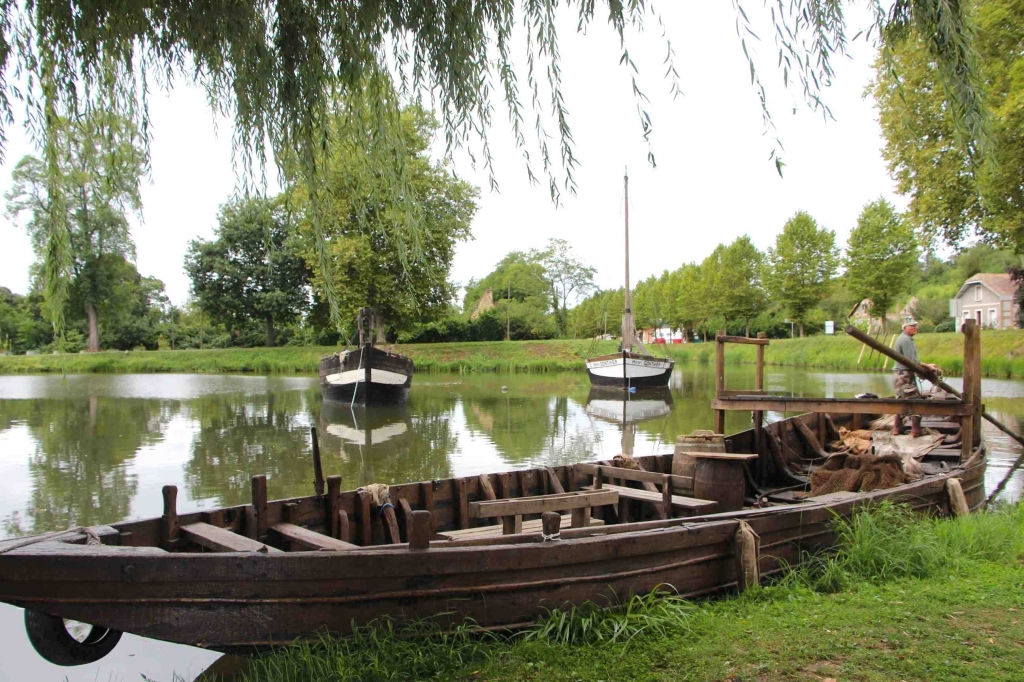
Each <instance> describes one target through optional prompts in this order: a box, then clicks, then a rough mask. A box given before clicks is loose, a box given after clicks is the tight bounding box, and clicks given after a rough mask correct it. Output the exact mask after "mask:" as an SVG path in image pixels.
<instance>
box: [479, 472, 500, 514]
mask: <svg viewBox="0 0 1024 682" xmlns="http://www.w3.org/2000/svg"><path fill="white" fill-rule="evenodd" d="M480 491H481V492H482V493H483V496H484V499H485V500H496V499H498V496H497V495H495V494H494V486H492V485H491V479H490V478H488V476H487V474H480ZM487 523H488V525H494V524H495V523H501V520H500V519H487Z"/></svg>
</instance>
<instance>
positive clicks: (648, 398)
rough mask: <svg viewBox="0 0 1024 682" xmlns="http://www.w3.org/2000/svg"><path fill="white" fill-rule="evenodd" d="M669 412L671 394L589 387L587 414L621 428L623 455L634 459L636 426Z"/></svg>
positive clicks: (670, 410) (656, 391) (662, 391)
mask: <svg viewBox="0 0 1024 682" xmlns="http://www.w3.org/2000/svg"><path fill="white" fill-rule="evenodd" d="M670 412H672V391H670V390H669V389H668V388H664V387H662V388H648V389H644V390H643V391H638V392H636V393H629V392H627V391H621V390H617V389H616V390H608V389H600V388H591V389H590V394H589V395H588V396H587V414H588V415H590V416H591V417H595V418H597V419H600V420H602V421H606V422H611V423H613V424H618V425H619V426H620V427H621V428H622V454H624V455H629V456H631V457H632V456H633V440H634V437H635V435H636V425H637V424H638V423H640V422H643V421H647V420H648V419H656V418H658V417H666V416H668V414H669V413H670Z"/></svg>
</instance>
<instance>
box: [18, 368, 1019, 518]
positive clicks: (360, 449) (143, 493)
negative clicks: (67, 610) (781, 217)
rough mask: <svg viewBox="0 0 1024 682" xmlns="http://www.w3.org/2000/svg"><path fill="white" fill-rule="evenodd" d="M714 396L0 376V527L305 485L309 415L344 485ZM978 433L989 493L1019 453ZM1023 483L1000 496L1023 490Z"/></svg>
mask: <svg viewBox="0 0 1024 682" xmlns="http://www.w3.org/2000/svg"><path fill="white" fill-rule="evenodd" d="M887 381H888V376H886V375H881V374H861V375H856V374H831V373H823V372H807V371H801V370H787V369H778V368H768V371H767V372H766V376H765V382H766V385H767V387H768V389H769V390H771V391H773V392H780V393H788V394H794V395H828V396H844V395H853V394H855V393H859V392H862V391H873V392H879V393H885V392H887V390H888V386H887ZM753 384H754V374H753V370H752V368H748V367H735V366H729V367H728V369H727V377H726V385H727V387H728V388H731V389H743V388H750V387H752V386H753ZM983 390H984V393H985V395H986V406H987V408H988V409H989V410H991V411H992V412H994V413H995V414H996V416H998V417H999V418H1000V419H1003V420H1005V422H1006V423H1007V424H1008V425H1010V426H1011V427H1015V428H1020V427H1021V422H1022V421H1024V420H1022V418H1021V415H1024V382H1019V381H1006V380H986V381H985V382H984V386H983ZM713 391H714V377H713V373H712V372H711V368H710V367H707V366H701V365H690V366H682V367H679V368H678V369H677V371H676V373H675V374H674V376H673V377H672V381H671V384H670V386H669V389H666V390H665V391H663V392H661V393H658V394H651V393H644V394H637V395H628V394H623V393H613V394H607V393H597V392H592V391H591V390H590V386H589V383H588V382H587V380H586V377H585V376H583V375H575V374H570V375H551V374H544V375H540V376H537V375H533V376H528V375H527V376H511V377H510V376H501V375H483V376H458V377H455V376H447V375H425V376H422V377H417V382H416V385H415V387H414V389H413V390H412V392H411V393H410V396H409V402H408V403H407V404H406V405H403V406H401V407H394V408H366V407H360V406H354V407H349V406H347V405H342V404H334V403H327V404H324V403H323V402H322V400H321V398H320V392H319V390H318V388H317V385H316V381H315V379H314V378H312V377H239V376H205V375H147V376H99V375H93V376H71V377H67V378H66V379H63V378H61V377H0V395H3V396H4V398H3V399H0V480H3V481H4V482H5V494H4V495H3V496H2V497H0V521H2V527H0V534H2V535H3V536H9V535H15V534H23V533H31V532H43V531H48V530H54V529H59V528H65V527H68V526H72V525H79V524H99V523H112V522H115V521H118V520H121V519H125V518H140V517H145V516H154V515H158V514H159V513H160V501H161V500H160V493H159V491H160V487H161V486H162V485H164V484H165V483H172V484H176V485H178V487H179V508H180V509H181V510H182V511H186V510H192V509H199V508H210V507H215V506H222V505H230V504H240V503H244V502H246V501H247V499H248V496H249V481H250V479H251V477H252V476H253V475H255V474H266V475H267V476H268V487H269V493H270V495H271V496H272V497H286V496H296V495H304V494H310V493H312V483H311V481H312V454H311V443H310V436H309V427H310V426H312V425H316V426H318V428H319V429H320V433H321V451H322V456H323V462H324V471H325V473H326V474H328V475H330V474H341V475H342V476H343V477H344V479H345V482H344V485H345V487H346V488H351V487H357V486H360V485H364V484H366V483H371V482H385V483H395V482H403V481H416V480H429V479H434V478H445V477H448V476H455V475H459V476H462V475H474V474H477V473H483V472H488V471H501V470H508V469H515V468H526V467H532V466H539V465H544V466H551V465H558V464H566V463H571V462H576V461H581V460H589V459H595V458H610V457H612V456H614V455H616V454H619V453H620V452H625V453H627V454H633V455H637V456H639V455H647V454H657V453H664V452H670V451H671V449H672V445H673V443H674V442H675V439H676V437H677V436H679V435H682V434H686V433H690V432H691V431H693V430H694V429H707V428H711V427H712V423H713V416H712V412H711V410H710V409H709V406H708V403H709V400H710V398H711V395H712V393H713ZM781 416H782V415H771V417H772V418H780V417H781ZM748 424H749V415H746V414H743V413H730V414H729V415H728V418H727V430H729V431H734V430H739V429H742V428H746V427H747V426H748ZM986 433H987V435H988V437H989V442H990V444H991V446H992V447H991V452H992V458H991V465H990V470H989V487H990V489H991V488H994V487H995V485H996V483H998V481H999V480H1000V478H1001V477H1002V474H1005V473H1006V471H1007V469H1008V467H1009V466H1010V463H1011V462H1012V460H1013V459H1015V458H1016V453H1018V452H1019V451H1020V448H1019V446H1018V445H1017V444H1016V443H1014V442H1012V441H1010V440H1009V439H1008V438H1006V437H1004V436H1002V435H1001V434H999V433H997V432H995V431H994V430H993V429H988V430H987V431H986ZM1022 481H1024V474H1022V475H1019V476H1018V477H1017V478H1015V479H1014V480H1013V481H1011V482H1010V483H1009V484H1008V485H1007V487H1006V491H1005V492H1006V495H1007V496H1009V497H1012V498H1016V497H1019V496H1020V493H1021V487H1022Z"/></svg>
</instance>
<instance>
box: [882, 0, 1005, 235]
mask: <svg viewBox="0 0 1024 682" xmlns="http://www.w3.org/2000/svg"><path fill="white" fill-rule="evenodd" d="M970 5H973V9H972V10H971V14H972V15H973V17H974V19H975V21H976V24H977V29H976V33H975V38H974V42H975V46H976V48H977V52H978V69H979V71H980V75H981V76H982V79H983V80H984V82H985V84H986V88H985V98H984V107H985V109H986V111H987V114H988V122H989V126H988V127H989V135H990V139H991V142H992V148H993V149H994V150H995V153H994V154H993V155H992V158H991V161H992V163H987V164H981V163H978V162H976V160H975V159H972V158H971V156H970V154H969V152H970V149H971V147H970V146H967V147H965V145H963V144H962V141H963V136H962V130H961V129H960V128H959V127H958V125H957V113H958V112H957V111H956V109H955V108H951V107H950V106H949V102H948V101H947V98H946V91H945V89H944V87H943V85H944V84H943V77H942V71H941V66H940V64H939V63H937V62H936V60H935V59H934V55H933V51H932V49H931V47H932V40H931V37H930V36H929V35H928V34H926V33H919V34H917V35H912V36H910V38H909V39H908V40H906V41H904V42H902V43H900V44H898V45H895V46H894V48H893V50H892V52H891V59H887V58H884V57H880V58H879V60H878V62H877V63H876V77H875V81H874V84H873V85H872V86H871V91H872V92H873V94H874V96H875V100H876V102H877V104H878V110H879V122H880V124H881V126H882V133H883V135H884V136H885V148H884V150H883V155H884V156H885V159H886V161H887V162H888V165H889V171H890V173H891V174H892V176H893V178H894V179H895V180H896V182H897V187H898V189H899V191H900V192H901V193H902V194H908V195H910V197H911V200H910V206H909V210H908V214H907V217H908V220H909V221H910V223H911V224H912V225H913V226H914V227H915V228H916V229H918V230H919V231H920V232H921V234H922V236H923V237H924V238H925V239H926V240H928V241H931V240H933V239H941V240H943V241H945V242H946V243H947V244H950V245H952V246H957V245H959V244H960V242H961V240H962V239H963V238H964V237H965V236H967V235H968V234H970V233H971V232H976V233H977V234H979V235H981V236H982V237H983V238H984V239H985V240H987V241H992V242H999V243H1002V244H1006V245H1009V246H1012V247H1013V248H1014V249H1015V250H1017V251H1018V252H1021V251H1024V183H1021V181H1020V178H1021V176H1022V175H1024V136H1022V135H1021V134H1020V131H1021V130H1022V129H1024V51H1022V50H1021V48H1020V46H1021V43H1022V41H1024V0H976V2H974V3H969V4H968V6H970Z"/></svg>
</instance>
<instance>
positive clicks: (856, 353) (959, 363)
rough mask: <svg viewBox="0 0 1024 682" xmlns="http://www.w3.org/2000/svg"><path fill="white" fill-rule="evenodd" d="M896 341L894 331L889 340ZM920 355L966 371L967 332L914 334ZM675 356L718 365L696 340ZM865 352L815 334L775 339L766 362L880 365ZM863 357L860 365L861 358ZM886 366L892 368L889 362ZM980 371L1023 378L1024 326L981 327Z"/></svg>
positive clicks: (747, 359)
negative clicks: (965, 349) (798, 337)
mask: <svg viewBox="0 0 1024 682" xmlns="http://www.w3.org/2000/svg"><path fill="white" fill-rule="evenodd" d="M891 340H892V334H890V335H889V338H888V339H887V341H891ZM915 341H916V343H917V353H918V356H919V357H920V358H921V360H922V361H924V362H933V363H936V364H938V365H939V366H940V367H942V368H943V369H944V370H945V372H946V374H950V375H959V374H960V373H961V372H962V371H963V364H964V363H963V336H962V335H960V334H954V333H949V334H918V335H917V336H916V337H915ZM667 348H668V349H669V350H668V353H669V355H670V356H671V357H673V358H675V359H676V360H677V361H679V362H698V363H712V364H713V363H714V361H715V344H713V343H708V344H703V343H694V344H683V345H673V346H667ZM869 351H870V349H868V350H866V351H865V352H864V354H863V357H862V356H861V344H860V342H859V341H857V340H856V339H854V338H852V337H849V336H847V335H845V334H837V335H836V336H811V337H808V338H806V339H779V340H772V342H771V345H769V346H768V348H766V349H765V356H764V357H765V362H766V363H768V364H770V365H788V366H794V367H821V368H825V369H835V370H844V371H851V372H857V371H860V372H863V371H873V370H881V369H882V361H883V360H886V359H887V358H885V357H882V358H879V355H878V353H874V354H873V355H869ZM754 353H755V349H754V346H740V345H730V346H728V347H727V351H726V362H729V363H753V362H754ZM858 358H860V363H859V364H858V362H857V360H858ZM888 368H889V369H891V368H892V362H891V361H889V363H888ZM981 370H982V373H983V374H984V375H985V376H989V377H1007V378H1009V377H1016V378H1020V377H1024V330H1019V329H1011V330H1003V331H995V330H983V331H982V332H981Z"/></svg>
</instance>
